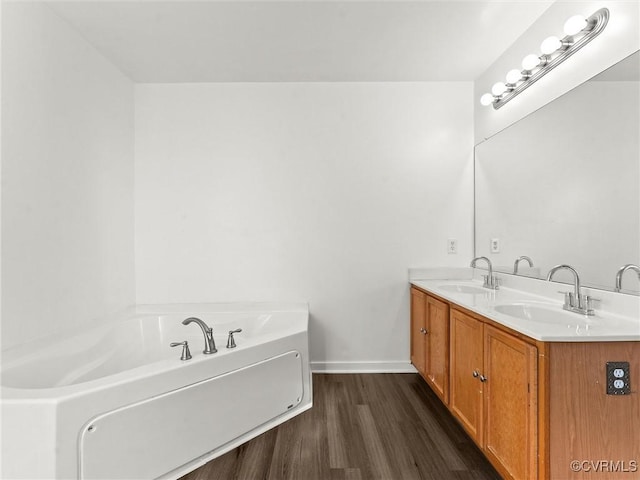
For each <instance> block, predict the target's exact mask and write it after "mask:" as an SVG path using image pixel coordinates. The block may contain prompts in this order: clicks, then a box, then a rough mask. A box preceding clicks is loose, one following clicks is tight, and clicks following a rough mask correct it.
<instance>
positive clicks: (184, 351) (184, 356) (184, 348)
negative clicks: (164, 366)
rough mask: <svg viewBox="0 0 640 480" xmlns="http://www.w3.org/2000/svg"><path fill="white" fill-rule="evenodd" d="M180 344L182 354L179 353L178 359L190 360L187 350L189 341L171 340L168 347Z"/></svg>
mask: <svg viewBox="0 0 640 480" xmlns="http://www.w3.org/2000/svg"><path fill="white" fill-rule="evenodd" d="M180 345H182V355H180V360H183V361H184V360H191V352H190V351H189V342H187V341H186V340H184V341H183V342H172V343H170V344H169V346H170V347H178V346H180Z"/></svg>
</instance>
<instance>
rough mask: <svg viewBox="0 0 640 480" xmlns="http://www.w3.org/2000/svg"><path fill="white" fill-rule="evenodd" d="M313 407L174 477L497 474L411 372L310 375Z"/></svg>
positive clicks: (480, 477)
mask: <svg viewBox="0 0 640 480" xmlns="http://www.w3.org/2000/svg"><path fill="white" fill-rule="evenodd" d="M313 388H314V407H313V408H312V409H311V410H310V411H308V412H305V413H303V414H301V415H299V416H298V417H296V418H294V419H292V420H290V421H289V422H286V423H284V424H283V425H280V426H279V427H277V428H275V429H273V430H270V431H268V432H266V433H264V434H263V435H260V436H259V437H257V438H255V439H253V440H251V441H250V442H248V443H246V444H244V445H242V446H241V447H239V448H236V449H235V450H232V451H230V452H228V453H227V454H225V455H223V456H221V457H219V458H217V459H215V460H212V461H211V462H209V463H207V464H206V465H204V466H202V467H200V468H198V469H197V470H194V471H193V472H191V473H190V474H188V475H186V476H184V477H182V479H181V480H229V479H238V480H245V479H269V480H280V479H290V480H299V479H305V480H312V479H317V480H325V479H327V480H339V479H362V480H365V479H384V480H393V479H399V478H407V479H413V478H415V479H425V478H447V479H461V480H462V479H474V480H489V479H490V480H498V479H500V476H499V475H498V474H497V473H496V472H495V470H494V469H493V467H491V465H490V464H489V463H488V461H487V460H486V459H484V457H483V456H482V454H481V453H480V451H479V450H478V449H477V448H476V446H475V445H474V444H473V442H472V441H471V440H470V439H469V437H467V435H466V434H465V433H464V432H463V430H462V428H461V427H460V426H459V425H458V424H457V423H456V421H455V420H454V419H453V417H452V416H451V414H450V413H449V412H448V411H447V410H446V409H445V408H444V406H443V405H442V404H441V402H440V401H439V400H438V399H437V398H436V396H435V395H434V394H433V393H432V392H431V390H429V388H428V387H427V385H426V384H425V383H424V381H423V380H422V379H420V378H419V376H418V375H417V374H358V375H320V374H314V375H313Z"/></svg>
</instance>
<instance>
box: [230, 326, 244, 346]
mask: <svg viewBox="0 0 640 480" xmlns="http://www.w3.org/2000/svg"><path fill="white" fill-rule="evenodd" d="M241 331H242V329H241V328H236V329H235V330H229V339H228V340H227V348H236V341H235V339H234V338H233V334H234V333H240V332H241Z"/></svg>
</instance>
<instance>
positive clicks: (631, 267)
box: [616, 263, 640, 292]
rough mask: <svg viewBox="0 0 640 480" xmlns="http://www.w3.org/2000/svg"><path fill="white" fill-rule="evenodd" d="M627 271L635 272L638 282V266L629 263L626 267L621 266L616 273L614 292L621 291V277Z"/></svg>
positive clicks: (639, 271) (639, 276)
mask: <svg viewBox="0 0 640 480" xmlns="http://www.w3.org/2000/svg"><path fill="white" fill-rule="evenodd" d="M627 270H635V271H636V273H637V274H638V280H640V267H639V266H638V265H633V264H631V263H629V264H627V265H623V266H622V267H620V269H619V270H618V273H616V292H619V291H620V290H622V275H623V274H624V272H626V271H627Z"/></svg>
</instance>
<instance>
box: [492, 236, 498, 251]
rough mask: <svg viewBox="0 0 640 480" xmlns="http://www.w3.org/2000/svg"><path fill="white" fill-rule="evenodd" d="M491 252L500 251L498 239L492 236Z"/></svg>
mask: <svg viewBox="0 0 640 480" xmlns="http://www.w3.org/2000/svg"><path fill="white" fill-rule="evenodd" d="M491 253H500V239H499V238H492V239H491Z"/></svg>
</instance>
